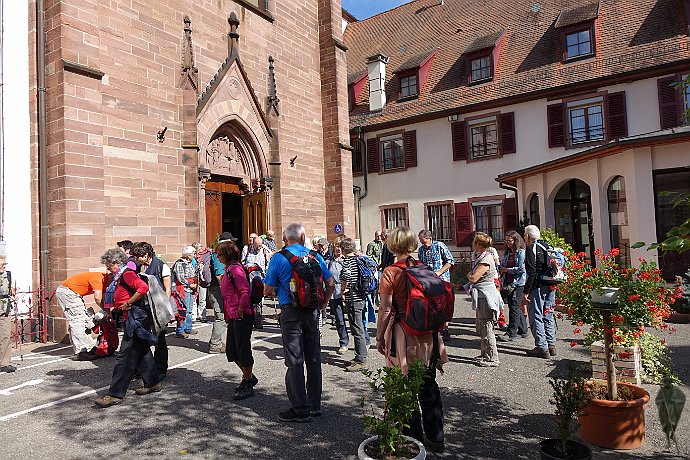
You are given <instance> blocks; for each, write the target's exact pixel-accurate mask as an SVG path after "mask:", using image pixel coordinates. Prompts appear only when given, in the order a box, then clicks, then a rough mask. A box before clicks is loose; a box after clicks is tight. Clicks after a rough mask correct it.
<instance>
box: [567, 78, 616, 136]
mask: <svg viewBox="0 0 690 460" xmlns="http://www.w3.org/2000/svg"><path fill="white" fill-rule="evenodd" d="M607 95H608V92H607V91H602V92H597V93H589V94H582V95H579V96H574V97H570V98H564V99H563V100H562V104H563V110H564V111H565V114H564V117H563V122H564V123H565V126H566V131H567V132H566V140H565V141H566V142H565V148H566V149H579V148H582V147H590V146H594V145H601V144H605V143H606V142H608V140H609V139H608V132H609V127H608V126H607V117H608V113H607V112H608V107H607V99H606V98H607ZM596 99H600V100H596ZM596 105H601V121H602V134H603V135H602V137H601V139H594V140H592V139H588V140H586V141H582V142H577V143H575V142H573V134H572V123H571V121H572V118H571V116H570V111H571V110H573V109H579V108H583V107H585V108H588V107H594V106H596ZM588 125H589V116H586V117H585V128H586V129H587V135H588V136H589V135H590V134H589V127H588Z"/></svg>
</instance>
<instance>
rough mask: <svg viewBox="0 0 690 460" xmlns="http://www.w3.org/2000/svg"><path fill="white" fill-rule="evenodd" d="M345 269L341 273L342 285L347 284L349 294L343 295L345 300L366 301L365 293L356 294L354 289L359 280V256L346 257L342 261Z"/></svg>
mask: <svg viewBox="0 0 690 460" xmlns="http://www.w3.org/2000/svg"><path fill="white" fill-rule="evenodd" d="M340 260H341V261H342V263H343V269H342V271H341V272H340V283H341V284H342V283H347V289H348V292H344V293H343V300H345V301H348V302H361V301H363V300H364V299H365V294H364V293H363V292H356V290H355V289H354V288H355V286H356V285H357V279H359V267H357V256H346V257H343V258H342V259H340Z"/></svg>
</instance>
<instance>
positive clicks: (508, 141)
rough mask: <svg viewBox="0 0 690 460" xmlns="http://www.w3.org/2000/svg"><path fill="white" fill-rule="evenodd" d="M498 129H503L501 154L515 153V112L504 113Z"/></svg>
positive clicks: (501, 133)
mask: <svg viewBox="0 0 690 460" xmlns="http://www.w3.org/2000/svg"><path fill="white" fill-rule="evenodd" d="M498 129H500V130H501V132H500V140H501V154H502V155H505V154H508V153H515V112H508V113H502V114H501V116H500V118H499V122H498Z"/></svg>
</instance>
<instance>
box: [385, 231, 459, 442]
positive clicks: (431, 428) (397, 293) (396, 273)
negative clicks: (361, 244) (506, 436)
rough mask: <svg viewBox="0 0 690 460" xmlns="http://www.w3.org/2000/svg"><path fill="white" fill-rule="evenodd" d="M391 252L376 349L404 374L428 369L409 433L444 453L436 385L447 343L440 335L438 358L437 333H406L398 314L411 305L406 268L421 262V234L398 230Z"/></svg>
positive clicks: (392, 236) (392, 238)
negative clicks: (412, 366) (413, 366)
mask: <svg viewBox="0 0 690 460" xmlns="http://www.w3.org/2000/svg"><path fill="white" fill-rule="evenodd" d="M386 244H387V246H388V249H389V250H390V251H391V252H393V253H394V254H395V261H396V264H393V265H390V266H388V267H386V268H385V269H384V270H383V274H382V275H381V286H380V288H379V292H380V293H381V303H380V306H379V317H378V321H377V323H376V348H377V349H378V351H379V353H381V354H382V355H384V356H385V357H386V365H387V366H390V367H393V366H399V367H400V368H401V369H402V371H403V373H407V372H408V370H409V368H408V362H412V361H415V360H417V359H421V360H422V361H423V362H424V364H425V365H426V366H427V378H426V379H424V385H423V386H422V389H421V390H420V392H419V395H418V398H419V405H420V407H421V414H420V412H418V411H415V412H413V413H412V416H411V418H410V421H409V427H410V428H409V430H408V431H407V432H406V433H405V434H407V435H409V436H412V437H413V438H415V439H417V440H419V441H421V442H423V443H424V445H425V446H426V447H427V449H428V450H430V451H432V452H442V451H443V449H444V444H443V406H442V405H441V392H440V391H439V388H438V384H437V383H436V368H437V366H438V368H439V369H440V365H441V364H443V363H446V362H448V355H447V354H446V349H445V347H444V345H443V340H442V339H441V337H440V336H439V334H438V333H436V336H437V337H436V338H437V340H438V342H437V343H438V350H437V352H438V355H440V357H438V358H437V359H434V358H433V355H434V337H433V334H431V333H430V334H425V335H421V336H416V335H411V334H408V333H407V332H405V330H404V329H403V328H402V326H401V325H400V322H399V321H396V312H397V311H401V310H403V309H404V308H405V306H406V305H407V298H408V295H409V290H408V287H407V276H406V275H405V271H404V269H403V266H404V264H405V263H408V262H410V263H414V264H417V263H418V262H417V261H416V260H414V258H413V257H412V255H411V254H412V253H414V252H415V251H416V250H417V235H415V234H414V233H413V232H412V230H410V229H409V228H407V227H396V228H394V229H393V231H392V232H391V233H390V236H389V237H388V240H387V241H386Z"/></svg>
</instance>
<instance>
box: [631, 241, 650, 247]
mask: <svg viewBox="0 0 690 460" xmlns="http://www.w3.org/2000/svg"><path fill="white" fill-rule="evenodd" d="M646 244H647V243H645V242H644V241H638V242H637V243H635V244H633V245H632V246H630V247H631V248H633V249H640V248H641V247H643V246H645V245H646Z"/></svg>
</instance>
